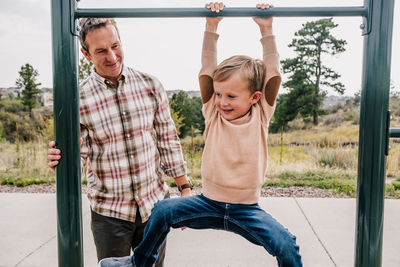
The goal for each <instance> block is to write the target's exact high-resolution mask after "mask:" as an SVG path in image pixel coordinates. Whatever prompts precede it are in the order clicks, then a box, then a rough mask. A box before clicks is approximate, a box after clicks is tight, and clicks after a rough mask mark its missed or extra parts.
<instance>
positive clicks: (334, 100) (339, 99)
mask: <svg viewBox="0 0 400 267" xmlns="http://www.w3.org/2000/svg"><path fill="white" fill-rule="evenodd" d="M349 99H351V97H350V96H335V95H329V96H327V97H325V99H324V103H323V108H328V107H331V106H334V105H336V104H338V103H340V104H346V101H347V100H349Z"/></svg>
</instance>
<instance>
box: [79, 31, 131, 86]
mask: <svg viewBox="0 0 400 267" xmlns="http://www.w3.org/2000/svg"><path fill="white" fill-rule="evenodd" d="M86 44H87V45H88V47H89V53H88V52H87V51H85V50H84V49H83V48H82V49H81V51H82V53H83V55H84V56H85V57H86V59H87V60H89V61H92V62H93V65H94V68H95V70H96V72H97V74H99V75H100V76H102V77H104V78H107V79H109V80H111V81H113V82H116V81H117V80H118V78H119V77H120V75H121V72H122V65H123V59H124V53H123V51H122V47H121V42H120V40H119V37H118V33H117V30H116V29H115V27H114V26H113V25H107V26H105V27H101V28H98V29H96V30H93V31H90V32H89V33H88V34H87V35H86Z"/></svg>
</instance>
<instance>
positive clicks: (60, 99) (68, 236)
mask: <svg viewBox="0 0 400 267" xmlns="http://www.w3.org/2000/svg"><path fill="white" fill-rule="evenodd" d="M51 9H52V39H53V88H54V124H55V135H56V142H57V147H58V148H59V149H61V152H62V160H61V161H60V164H59V165H58V166H57V180H56V182H57V224H58V225H57V226H58V227H57V237H58V266H60V267H72V266H73V267H79V266H83V249H82V248H83V247H82V210H81V202H82V199H81V187H80V184H81V183H80V182H81V178H80V156H79V136H80V133H79V108H78V107H79V105H78V102H79V99H78V77H77V61H78V58H77V55H78V54H77V41H76V38H75V37H74V36H73V34H72V32H73V27H74V26H75V19H74V17H73V14H74V12H75V9H76V7H75V0H70V1H60V0H52V1H51Z"/></svg>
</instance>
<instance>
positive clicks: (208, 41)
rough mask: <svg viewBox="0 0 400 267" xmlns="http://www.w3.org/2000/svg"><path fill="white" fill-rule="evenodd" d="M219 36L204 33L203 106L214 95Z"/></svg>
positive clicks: (201, 89) (200, 80) (201, 85)
mask: <svg viewBox="0 0 400 267" xmlns="http://www.w3.org/2000/svg"><path fill="white" fill-rule="evenodd" d="M218 37H219V35H218V34H217V33H213V32H207V31H205V32H204V38H203V48H202V53H201V69H200V73H199V84H200V92H201V99H202V102H203V104H205V103H207V102H209V100H210V99H211V97H212V95H213V94H214V87H213V79H212V76H213V72H214V70H215V68H216V67H217V40H218Z"/></svg>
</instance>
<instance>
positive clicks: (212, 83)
mask: <svg viewBox="0 0 400 267" xmlns="http://www.w3.org/2000/svg"><path fill="white" fill-rule="evenodd" d="M206 7H207V8H209V9H211V10H212V11H214V12H219V11H221V10H223V8H224V5H223V3H209V4H207V5H206ZM257 7H258V8H260V9H268V8H271V7H272V6H271V5H267V4H262V5H257ZM254 20H255V22H256V23H257V24H258V26H259V27H260V31H261V34H262V38H261V43H262V45H263V54H264V56H263V59H264V63H265V65H264V63H263V62H262V61H261V60H255V59H252V58H249V57H245V56H234V57H231V58H229V59H227V60H225V61H223V62H222V63H221V64H220V65H218V66H217V63H216V61H217V60H216V58H217V57H216V44H217V38H218V35H217V34H216V30H217V27H218V23H219V22H220V21H221V18H207V23H206V31H205V33H204V41H203V51H202V68H201V71H200V74H199V82H200V89H201V96H202V101H203V114H204V117H205V120H206V129H205V132H204V139H205V147H204V152H203V162H202V179H203V194H202V195H198V196H188V197H183V198H174V199H168V200H163V201H160V202H158V203H157V204H156V205H155V206H154V209H153V210H152V214H151V216H150V219H149V221H148V224H147V226H146V229H145V235H144V238H143V241H142V243H140V245H139V246H138V247H137V248H136V249H135V251H134V255H133V256H132V257H131V258H129V257H128V258H126V257H125V258H114V259H105V260H102V261H101V262H100V266H103V267H107V266H136V267H144V266H152V265H153V263H154V262H155V260H156V259H157V248H158V246H159V245H160V244H161V242H162V241H163V240H164V239H165V238H166V236H167V234H168V232H169V230H170V227H173V228H179V227H185V226H187V227H189V228H193V229H207V228H212V229H220V230H226V231H231V232H234V233H237V234H239V235H241V236H243V237H244V238H246V239H247V240H249V241H250V242H252V243H254V244H257V245H260V246H263V247H264V248H265V249H266V250H267V251H268V252H269V253H270V254H271V255H273V256H276V257H277V261H278V265H279V266H302V263H301V257H300V255H299V248H298V246H297V245H296V242H295V237H294V236H293V235H291V234H290V233H289V232H288V231H287V230H286V229H285V228H284V227H283V226H282V225H281V224H279V223H278V222H277V221H276V220H275V219H274V218H272V217H271V216H270V215H269V214H267V213H266V212H265V211H264V210H262V209H261V208H260V207H259V206H258V204H257V202H258V199H259V195H260V188H261V186H262V183H263V181H264V175H265V171H266V167H267V166H266V165H267V164H266V161H267V135H268V123H269V120H270V118H271V117H272V114H273V112H274V108H275V99H276V96H277V93H278V89H279V86H280V82H281V78H280V74H279V71H278V65H279V56H278V53H277V51H276V46H275V40H274V36H273V35H272V18H254Z"/></svg>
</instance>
